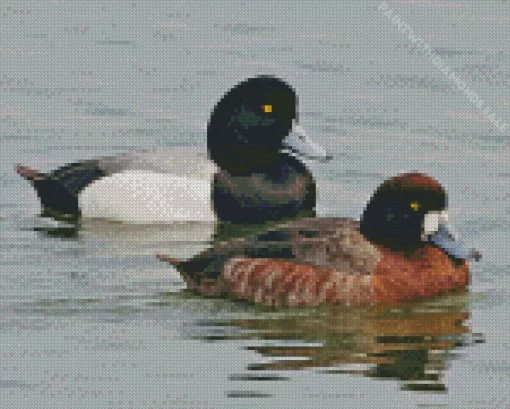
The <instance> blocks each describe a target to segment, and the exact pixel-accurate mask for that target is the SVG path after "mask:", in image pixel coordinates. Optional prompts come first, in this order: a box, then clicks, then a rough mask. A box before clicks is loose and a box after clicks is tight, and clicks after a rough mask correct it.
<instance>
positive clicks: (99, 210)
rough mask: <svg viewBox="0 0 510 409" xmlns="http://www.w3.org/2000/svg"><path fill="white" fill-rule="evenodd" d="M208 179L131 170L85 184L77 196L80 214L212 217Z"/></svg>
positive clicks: (157, 219) (130, 218)
mask: <svg viewBox="0 0 510 409" xmlns="http://www.w3.org/2000/svg"><path fill="white" fill-rule="evenodd" d="M212 176H213V175H212V174H211V178H210V179H209V180H207V179H195V178H190V177H183V176H174V175H171V174H168V173H152V172H149V171H142V170H133V171H124V172H120V173H115V174H113V175H112V176H109V177H105V178H102V179H99V180H97V181H96V182H94V183H92V184H91V185H90V186H88V187H87V188H86V189H85V190H84V191H83V192H82V193H81V194H80V197H79V206H80V209H81V211H82V216H83V217H87V218H88V217H90V218H103V219H110V220H116V221H122V222H127V223H141V224H142V223H143V224H153V223H172V222H184V221H201V222H204V221H214V220H215V214H214V211H213V209H212V208H211V202H212V201H211V193H212V191H211V189H212Z"/></svg>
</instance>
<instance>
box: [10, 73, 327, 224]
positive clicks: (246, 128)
mask: <svg viewBox="0 0 510 409" xmlns="http://www.w3.org/2000/svg"><path fill="white" fill-rule="evenodd" d="M330 159H331V155H329V154H328V153H327V152H326V150H325V149H323V148H322V147H321V146H319V145H318V144H316V143H314V142H313V141H312V140H310V138H309V137H308V136H307V134H306V132H305V131H304V129H303V127H302V126H301V125H300V123H299V112H298V96H297V94H296V91H295V90H294V88H293V87H292V86H291V85H290V84H289V83H287V82H286V81H284V80H282V79H280V78H277V77H274V76H271V75H260V76H256V77H252V78H248V79H246V80H244V81H242V82H239V83H238V84H236V85H235V86H233V87H232V88H231V89H230V90H228V91H227V92H226V93H225V94H224V95H223V96H222V98H221V99H220V100H219V101H218V103H217V104H216V105H215V107H214V109H213V110H212V113H211V116H210V119H209V121H208V124H207V149H205V148H202V147H190V146H180V147H160V148H157V149H151V150H142V151H135V152H130V153H125V154H121V155H116V156H105V157H99V158H94V159H89V160H82V161H77V162H73V163H69V164H66V165H63V166H61V167H59V168H57V169H56V170H53V171H51V172H48V173H43V172H40V171H38V170H35V169H32V168H31V167H29V166H25V165H21V164H17V165H16V166H15V171H16V172H17V173H18V174H19V175H20V176H22V177H23V178H25V179H26V180H28V181H29V182H30V183H31V184H32V185H33V187H34V188H35V191H36V192H37V195H38V196H39V198H40V201H41V206H42V214H43V215H48V216H52V217H54V218H57V217H64V218H66V217H69V218H73V219H78V218H99V219H110V220H114V221H120V222H128V223H149V224H152V223H166V222H168V223H172V222H195V221H196V222H201V221H213V222H214V221H224V222H231V223H246V224H260V223H265V222H267V221H275V220H276V221H278V220H281V219H286V218H292V217H295V216H296V215H298V214H310V215H313V214H314V211H315V203H316V185H315V180H314V178H313V175H312V174H311V172H310V171H309V170H308V168H307V166H306V165H305V164H304V162H303V160H312V161H313V160H317V161H328V160H330Z"/></svg>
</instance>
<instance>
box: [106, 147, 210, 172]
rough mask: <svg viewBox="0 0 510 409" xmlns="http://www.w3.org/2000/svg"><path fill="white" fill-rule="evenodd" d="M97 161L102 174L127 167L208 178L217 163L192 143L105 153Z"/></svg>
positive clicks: (124, 169) (125, 169)
mask: <svg viewBox="0 0 510 409" xmlns="http://www.w3.org/2000/svg"><path fill="white" fill-rule="evenodd" d="M97 163H98V166H99V168H100V169H101V170H102V171H103V172H104V173H105V175H106V176H108V175H111V174H113V173H117V172H124V171H127V170H140V171H147V172H156V173H170V174H172V175H175V176H188V177H194V178H199V179H202V178H204V179H208V178H210V177H211V174H214V173H216V172H217V166H216V164H215V163H214V162H213V161H211V160H210V159H209V158H208V157H207V151H206V150H205V149H203V148H198V147H193V146H178V147H164V148H157V149H152V150H144V151H137V152H131V153H126V154H121V155H117V156H105V157H101V158H98V159H97Z"/></svg>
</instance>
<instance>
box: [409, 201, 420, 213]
mask: <svg viewBox="0 0 510 409" xmlns="http://www.w3.org/2000/svg"><path fill="white" fill-rule="evenodd" d="M410 206H411V209H413V210H414V211H415V212H417V211H418V209H419V208H420V204H419V203H418V202H411V204H410Z"/></svg>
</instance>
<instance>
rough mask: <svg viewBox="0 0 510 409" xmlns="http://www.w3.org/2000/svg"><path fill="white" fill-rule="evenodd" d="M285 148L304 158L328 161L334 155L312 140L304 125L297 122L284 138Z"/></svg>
mask: <svg viewBox="0 0 510 409" xmlns="http://www.w3.org/2000/svg"><path fill="white" fill-rule="evenodd" d="M283 149H284V151H288V152H290V153H292V154H294V155H296V156H299V157H302V158H304V159H310V160H318V161H322V162H326V161H328V160H330V159H332V158H333V157H332V156H331V155H329V154H328V153H327V151H326V149H324V148H323V147H322V146H320V145H319V144H317V143H315V142H312V141H311V140H310V138H309V137H308V136H307V135H306V132H305V130H304V129H303V127H302V126H301V125H299V124H297V123H296V122H294V125H293V127H292V131H291V132H290V133H289V135H287V137H286V138H285V139H284V140H283Z"/></svg>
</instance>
